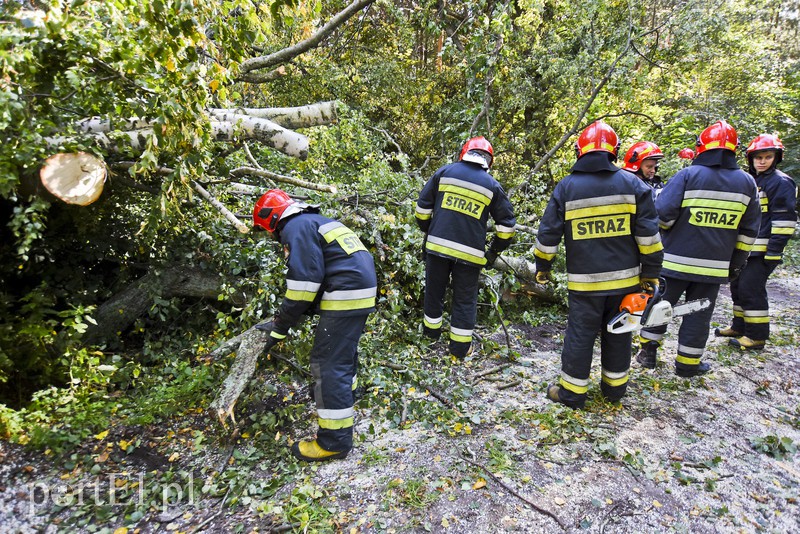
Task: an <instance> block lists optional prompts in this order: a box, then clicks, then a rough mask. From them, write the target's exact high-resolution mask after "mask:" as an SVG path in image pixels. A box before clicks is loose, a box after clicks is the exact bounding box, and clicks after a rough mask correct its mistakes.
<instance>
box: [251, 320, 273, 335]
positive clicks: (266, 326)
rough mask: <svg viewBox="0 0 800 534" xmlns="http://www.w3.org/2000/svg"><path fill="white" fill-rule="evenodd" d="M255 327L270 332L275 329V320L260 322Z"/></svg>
mask: <svg viewBox="0 0 800 534" xmlns="http://www.w3.org/2000/svg"><path fill="white" fill-rule="evenodd" d="M255 328H256V330H261V331H262V332H266V333H267V334H269V333H270V332H272V331H273V330H274V329H275V321H264V322H263V323H258V324H257V325H256V326H255Z"/></svg>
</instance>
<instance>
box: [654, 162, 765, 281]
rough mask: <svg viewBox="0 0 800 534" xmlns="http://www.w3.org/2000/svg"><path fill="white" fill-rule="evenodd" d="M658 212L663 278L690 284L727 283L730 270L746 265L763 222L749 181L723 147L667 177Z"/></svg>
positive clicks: (753, 182)
mask: <svg viewBox="0 0 800 534" xmlns="http://www.w3.org/2000/svg"><path fill="white" fill-rule="evenodd" d="M724 153H727V154H724ZM656 209H657V210H658V216H659V224H660V226H661V229H662V230H663V240H664V267H663V271H662V272H663V274H664V275H665V276H668V277H671V278H677V279H680V280H690V281H694V282H704V283H716V284H722V283H725V282H727V281H728V273H729V270H730V269H731V268H740V267H742V266H744V264H745V262H746V261H747V256H748V254H749V253H750V249H751V248H752V246H753V243H754V242H755V238H756V235H757V233H758V226H759V221H760V220H761V215H760V208H759V201H758V189H757V188H756V183H755V181H754V180H753V177H752V176H750V175H749V174H747V173H746V172H744V171H743V170H741V169H739V167H738V165H737V164H736V160H735V156H734V154H733V152H731V151H729V150H721V149H716V150H711V151H709V152H704V153H702V154H700V155H698V156H697V157H696V158H695V160H694V161H693V162H692V165H691V166H689V167H686V168H685V169H681V170H680V171H678V172H677V173H676V174H675V175H674V176H673V177H672V178H670V179H669V181H668V182H667V185H665V186H664V189H663V190H662V191H661V194H660V195H658V198H657V199H656Z"/></svg>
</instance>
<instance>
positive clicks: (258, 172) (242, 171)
mask: <svg viewBox="0 0 800 534" xmlns="http://www.w3.org/2000/svg"><path fill="white" fill-rule="evenodd" d="M247 175H250V176H259V177H261V178H269V179H270V180H275V181H276V182H282V183H285V184H291V185H296V186H298V187H302V188H305V189H312V190H314V191H324V192H326V193H333V194H336V191H337V189H336V186H335V185H329V184H317V183H314V182H309V181H306V180H301V179H300V178H293V177H291V176H284V175H282V174H276V173H274V172H270V171H268V170H265V169H256V168H255V167H238V168H236V169H233V170H232V171H231V176H247Z"/></svg>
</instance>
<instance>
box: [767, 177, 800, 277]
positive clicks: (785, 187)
mask: <svg viewBox="0 0 800 534" xmlns="http://www.w3.org/2000/svg"><path fill="white" fill-rule="evenodd" d="M796 204H797V194H796V186H795V185H794V183H790V182H789V181H788V180H783V181H781V183H780V185H779V186H778V187H777V188H776V191H775V194H774V195H773V198H771V199H770V212H771V215H772V227H771V228H770V236H769V242H768V243H767V252H766V254H765V255H764V261H766V262H773V263H776V264H777V263H780V262H781V261H782V259H783V249H784V248H786V244H787V243H788V242H789V238H791V237H792V234H794V227H795V224H796V223H797V212H796V208H795V206H796Z"/></svg>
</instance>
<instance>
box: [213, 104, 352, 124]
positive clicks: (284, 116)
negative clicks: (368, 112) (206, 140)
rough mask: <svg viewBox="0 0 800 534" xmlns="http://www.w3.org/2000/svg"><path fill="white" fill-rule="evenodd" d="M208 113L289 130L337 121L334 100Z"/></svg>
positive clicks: (218, 110)
mask: <svg viewBox="0 0 800 534" xmlns="http://www.w3.org/2000/svg"><path fill="white" fill-rule="evenodd" d="M209 112H210V113H211V114H212V115H213V116H215V117H221V116H224V115H229V114H232V113H233V114H237V115H248V116H250V117H255V118H257V119H268V120H271V121H273V122H275V123H277V124H280V125H281V126H283V127H284V128H289V129H290V130H296V129H297V128H310V127H312V126H325V125H327V124H333V123H334V122H336V120H337V117H336V101H335V100H330V101H327V102H317V103H315V104H308V105H307V106H297V107H289V108H235V109H222V108H211V109H209Z"/></svg>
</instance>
